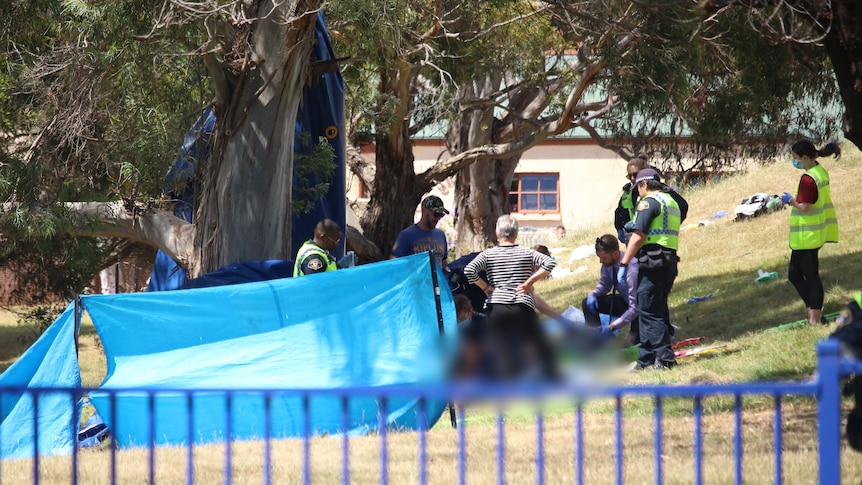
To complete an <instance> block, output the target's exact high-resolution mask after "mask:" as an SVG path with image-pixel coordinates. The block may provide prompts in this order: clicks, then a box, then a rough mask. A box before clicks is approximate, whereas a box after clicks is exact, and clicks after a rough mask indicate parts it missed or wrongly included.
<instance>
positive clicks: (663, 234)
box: [635, 192, 682, 251]
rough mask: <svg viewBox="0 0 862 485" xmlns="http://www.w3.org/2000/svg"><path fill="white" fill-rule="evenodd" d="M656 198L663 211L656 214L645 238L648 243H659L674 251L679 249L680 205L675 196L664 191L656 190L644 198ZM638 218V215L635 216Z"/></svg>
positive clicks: (645, 242)
mask: <svg viewBox="0 0 862 485" xmlns="http://www.w3.org/2000/svg"><path fill="white" fill-rule="evenodd" d="M650 198H651V199H654V200H655V201H656V202H658V203H659V205H660V206H661V213H660V214H659V215H658V216H656V217H655V218H654V219H653V220H652V223H651V224H650V226H649V230H648V231H647V234H646V240H644V246H646V245H647V244H658V245H659V246H661V247H664V248H667V249H673V250H674V251H676V250H678V249H679V226H680V225H681V224H682V220H681V216H680V213H679V205H677V203H676V201H675V200H673V197H671V196H670V195H668V194H666V193H664V192H654V193H652V194H649V195H647V196H645V197H644V198H643V199H641V200H644V199H650ZM635 219H637V215H636V216H635Z"/></svg>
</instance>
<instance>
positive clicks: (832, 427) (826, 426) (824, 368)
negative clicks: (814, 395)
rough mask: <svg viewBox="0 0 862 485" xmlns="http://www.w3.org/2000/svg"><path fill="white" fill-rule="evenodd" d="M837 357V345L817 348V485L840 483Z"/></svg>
mask: <svg viewBox="0 0 862 485" xmlns="http://www.w3.org/2000/svg"><path fill="white" fill-rule="evenodd" d="M840 361H841V357H840V354H839V350H838V343H837V342H834V341H829V340H827V341H824V342H821V343H819V344H817V381H818V384H820V395H819V396H818V399H817V438H818V441H819V442H820V463H819V467H820V472H819V477H820V483H840V481H841V369H840Z"/></svg>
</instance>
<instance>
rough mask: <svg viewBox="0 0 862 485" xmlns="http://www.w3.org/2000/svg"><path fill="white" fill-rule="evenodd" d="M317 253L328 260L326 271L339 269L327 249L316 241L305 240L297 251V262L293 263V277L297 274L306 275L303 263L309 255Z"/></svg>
mask: <svg viewBox="0 0 862 485" xmlns="http://www.w3.org/2000/svg"><path fill="white" fill-rule="evenodd" d="M313 254H317V255H319V256H320V257H321V258H323V260H324V261H327V265H326V271H335V270H336V269H338V265H337V264H336V262H335V259H333V258H332V256H330V255H329V253H327V252H326V250H325V249H323V248H322V247H320V246H318V245H317V244H316V243H315V242H314V241H312V240H308V241H305V244H303V245H302V247H300V248H299V251H297V252H296V262H295V263H293V277H294V278H295V277H297V276H305V273H303V272H302V263H303V262H304V261H305V259H306V258H308V257H309V256H311V255H313Z"/></svg>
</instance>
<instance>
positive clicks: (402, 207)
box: [359, 121, 431, 259]
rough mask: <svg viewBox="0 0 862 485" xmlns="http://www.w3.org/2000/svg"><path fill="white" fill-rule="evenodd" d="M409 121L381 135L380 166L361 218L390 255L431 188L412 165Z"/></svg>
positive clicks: (378, 139)
mask: <svg viewBox="0 0 862 485" xmlns="http://www.w3.org/2000/svg"><path fill="white" fill-rule="evenodd" d="M407 130H408V126H407V122H406V121H405V122H403V123H402V127H401V129H400V130H398V131H397V132H396V133H393V134H389V133H386V134H378V135H377V136H376V142H375V144H376V146H375V157H376V162H375V165H376V167H377V170H376V174H375V176H374V181H373V183H372V187H371V197H370V199H369V201H368V205H367V206H366V208H365V212H363V214H362V217H361V218H360V219H359V225H360V226H362V232H363V233H364V234H365V237H366V238H368V239H369V240H371V241H374V243H375V244H377V246H378V247H379V248H380V250H381V252H382V254H383V258H384V259H385V258H387V257H389V254H390V252H391V251H392V245H393V244H394V243H395V239H396V238H397V237H398V233H399V232H401V230H402V229H404V228H405V227H408V226H409V225H411V224H413V223H414V222H415V221H414V220H413V219H414V214H415V212H416V206H418V205H419V203H420V202H421V200H422V195H423V194H425V193H426V192H428V191H429V190H430V189H431V186H430V184H427V183H424V182H422V181H421V180H420V178H419V177H417V176H416V172H415V171H414V168H413V161H414V159H413V144H412V142H411V141H410V136H409V134H408V132H407Z"/></svg>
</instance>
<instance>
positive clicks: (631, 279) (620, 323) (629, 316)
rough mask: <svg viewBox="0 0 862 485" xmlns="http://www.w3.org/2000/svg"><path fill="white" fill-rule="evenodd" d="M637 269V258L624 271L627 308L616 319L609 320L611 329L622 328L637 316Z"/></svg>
mask: <svg viewBox="0 0 862 485" xmlns="http://www.w3.org/2000/svg"><path fill="white" fill-rule="evenodd" d="M638 271H639V266H638V262H637V260H634V261H632V262H631V263H629V265H628V271H627V272H626V294H624V295H623V297H624V298H625V299H626V304H627V305H628V308H626V311H625V312H623V314H622V315H620V316H619V317H618V318H617V319H616V320H614V321H613V322H611V330H619V329H621V328H623V327H624V326H626V325H628V324H629V323H631V322H632V320H634V319H635V318H636V317H637V316H638Z"/></svg>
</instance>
